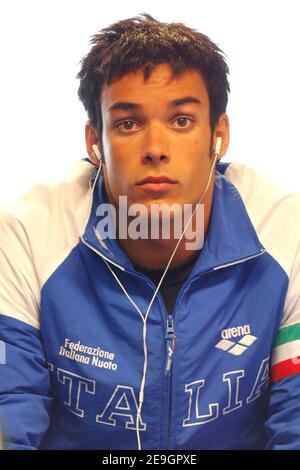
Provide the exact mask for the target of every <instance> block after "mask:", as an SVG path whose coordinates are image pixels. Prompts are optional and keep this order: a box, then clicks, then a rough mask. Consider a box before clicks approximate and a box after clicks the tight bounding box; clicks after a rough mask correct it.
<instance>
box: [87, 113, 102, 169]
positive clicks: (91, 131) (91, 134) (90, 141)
mask: <svg viewBox="0 0 300 470" xmlns="http://www.w3.org/2000/svg"><path fill="white" fill-rule="evenodd" d="M85 144H86V150H87V153H88V155H89V159H90V160H91V162H93V163H94V164H95V165H99V164H100V161H99V160H98V158H97V156H96V155H95V152H94V150H93V145H97V146H98V148H99V152H100V153H101V154H102V148H101V142H100V140H99V138H98V133H97V131H96V130H95V128H94V127H93V126H92V124H91V121H90V120H88V121H87V123H86V125H85Z"/></svg>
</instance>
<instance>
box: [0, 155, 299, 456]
mask: <svg viewBox="0 0 300 470" xmlns="http://www.w3.org/2000/svg"><path fill="white" fill-rule="evenodd" d="M105 201H107V196H106V193H105V188H104V185H103V179H102V177H99V178H98V177H96V168H95V167H94V165H92V164H91V163H89V162H88V161H86V160H82V161H80V162H78V163H77V164H76V165H75V168H74V172H73V173H72V174H71V175H70V176H69V177H68V178H66V179H65V180H64V181H61V182H58V183H53V184H45V185H38V186H35V187H34V188H32V190H30V191H29V192H28V193H26V194H25V195H24V196H23V197H21V198H20V199H19V200H18V201H16V202H15V203H14V204H11V205H10V206H9V207H7V208H6V209H5V210H3V211H2V212H1V223H0V270H1V273H0V420H1V421H2V424H3V428H4V437H5V442H6V446H7V447H8V448H14V449H137V448H138V441H137V434H138V433H137V429H136V428H137V409H138V404H139V392H140V387H141V380H142V377H143V368H144V366H145V351H144V342H143V326H144V325H143V318H142V317H141V315H139V314H138V312H137V309H136V308H134V305H133V302H134V304H135V305H136V306H137V307H138V309H139V310H140V312H141V313H142V314H143V313H144V312H146V310H147V307H148V305H149V302H150V300H151V298H152V296H153V293H154V291H155V286H154V284H153V283H152V282H151V281H150V279H148V278H147V277H146V276H144V275H143V274H141V273H139V272H137V271H136V270H135V269H134V267H133V265H132V263H131V261H130V260H129V259H128V258H127V256H126V255H125V253H124V252H123V251H122V250H121V248H120V246H119V245H118V243H117V242H116V240H113V239H107V240H105V241H103V240H101V239H99V237H97V232H96V230H95V228H96V225H97V222H98V221H99V217H98V216H97V215H96V209H97V207H98V205H99V204H100V203H101V202H105ZM112 271H113V272H114V273H115V274H116V276H117V278H118V279H119V281H120V283H121V285H122V286H123V287H124V289H125V290H126V292H127V294H128V295H126V294H125V291H124V289H123V288H122V287H121V285H120V284H119V283H118V282H117V281H116V278H115V277H114V276H113V274H112ZM168 322H169V330H168V332H167V326H168ZM174 335H176V347H175V350H174V353H173V358H172V359H173V360H172V366H171V370H170V372H169V373H166V360H167V346H168V345H169V344H173V343H172V342H173V340H174ZM146 346H147V363H146V375H145V388H144V401H143V405H142V409H141V417H140V419H139V430H140V431H139V434H140V442H141V448H142V449H264V448H266V449H300V375H299V372H300V365H299V364H300V358H299V356H300V196H299V195H297V194H290V193H286V192H285V191H283V190H281V189H279V188H277V187H276V186H273V185H272V184H270V183H269V182H268V181H266V180H265V179H264V178H263V177H262V176H261V175H259V174H258V173H257V172H256V171H254V170H253V169H251V168H249V167H248V166H245V165H240V164H236V163H232V164H226V163H218V165H217V171H216V178H215V185H214V194H213V206H212V213H211V221H210V228H209V232H208V234H207V236H206V239H205V242H204V246H203V248H202V250H201V252H200V255H199V257H198V258H197V261H196V263H195V265H194V267H193V270H192V272H191V274H190V275H189V277H188V279H187V281H186V282H185V284H184V285H183V287H182V289H181V291H180V293H179V295H178V298H177V300H176V304H175V307H174V311H173V315H172V317H171V318H168V315H167V311H166V308H165V305H164V303H163V300H162V297H161V295H160V294H159V293H158V295H157V297H156V299H155V301H154V303H153V305H152V308H151V310H150V313H149V316H148V319H147V324H146Z"/></svg>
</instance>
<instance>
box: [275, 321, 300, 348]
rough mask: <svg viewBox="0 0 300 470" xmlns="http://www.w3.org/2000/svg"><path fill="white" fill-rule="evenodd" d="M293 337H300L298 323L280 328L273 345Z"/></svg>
mask: <svg viewBox="0 0 300 470" xmlns="http://www.w3.org/2000/svg"><path fill="white" fill-rule="evenodd" d="M295 339H300V323H295V324H294V325H290V326H286V327H284V328H281V329H280V330H279V332H278V335H277V338H276V341H275V347H276V346H280V345H281V344H285V343H289V342H290V341H294V340H295Z"/></svg>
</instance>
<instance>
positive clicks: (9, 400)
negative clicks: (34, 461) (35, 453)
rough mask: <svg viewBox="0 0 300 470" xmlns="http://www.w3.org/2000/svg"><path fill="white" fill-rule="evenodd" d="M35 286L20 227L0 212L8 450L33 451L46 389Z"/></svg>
mask: <svg viewBox="0 0 300 470" xmlns="http://www.w3.org/2000/svg"><path fill="white" fill-rule="evenodd" d="M39 296H40V286H39V282H38V279H37V274H36V270H35V266H34V262H33V257H32V255H31V247H30V240H29V238H28V236H27V234H26V230H25V228H24V226H23V224H22V223H21V222H20V220H18V219H17V218H16V217H15V216H12V215H10V214H9V213H8V212H4V211H1V212H0V422H1V427H2V430H3V434H4V447H5V448H7V449H37V448H38V447H39V444H40V442H41V440H42V438H43V436H44V434H45V432H46V430H47V428H48V426H49V408H50V405H51V401H52V398H51V389H50V378H49V371H48V369H47V365H46V360H45V355H44V351H43V346H42V342H41V336H40V330H39V302H40V299H39Z"/></svg>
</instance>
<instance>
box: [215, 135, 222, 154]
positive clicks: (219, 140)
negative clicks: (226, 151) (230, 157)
mask: <svg viewBox="0 0 300 470" xmlns="http://www.w3.org/2000/svg"><path fill="white" fill-rule="evenodd" d="M221 145H222V137H217V141H216V149H215V154H216V155H218V156H219V155H220V151H221Z"/></svg>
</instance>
